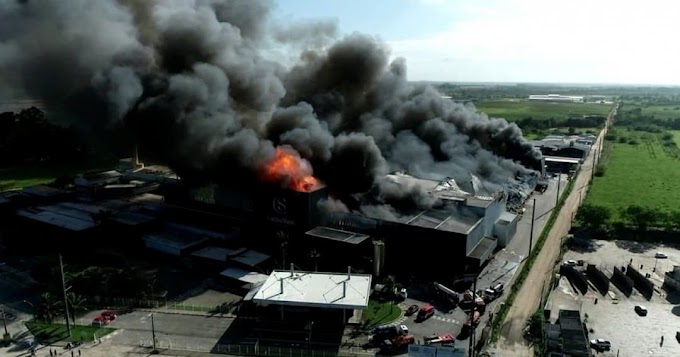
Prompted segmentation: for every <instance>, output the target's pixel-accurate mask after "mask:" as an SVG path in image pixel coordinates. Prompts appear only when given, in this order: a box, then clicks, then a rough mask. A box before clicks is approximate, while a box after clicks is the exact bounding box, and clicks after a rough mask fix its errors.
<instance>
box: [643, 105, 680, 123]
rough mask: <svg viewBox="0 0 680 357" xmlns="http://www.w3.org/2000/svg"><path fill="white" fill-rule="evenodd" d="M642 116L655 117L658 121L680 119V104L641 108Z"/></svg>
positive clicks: (644, 106)
mask: <svg viewBox="0 0 680 357" xmlns="http://www.w3.org/2000/svg"><path fill="white" fill-rule="evenodd" d="M639 107H640V108H641V109H642V115H653V116H654V117H655V118H657V119H674V118H680V103H678V104H674V105H648V104H644V105H641V106H639Z"/></svg>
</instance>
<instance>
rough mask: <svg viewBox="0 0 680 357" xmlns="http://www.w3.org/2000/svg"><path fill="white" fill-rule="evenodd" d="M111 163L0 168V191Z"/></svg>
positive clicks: (52, 179)
mask: <svg viewBox="0 0 680 357" xmlns="http://www.w3.org/2000/svg"><path fill="white" fill-rule="evenodd" d="M113 165H114V163H113V162H106V163H101V164H96V165H91V166H85V165H83V166H74V165H65V166H28V167H12V168H5V169H0V191H3V190H9V189H12V188H21V187H27V186H32V185H39V184H43V183H49V182H52V181H54V179H55V178H57V177H61V176H72V175H78V174H82V173H84V172H86V171H89V170H93V169H96V168H105V167H112V166H113Z"/></svg>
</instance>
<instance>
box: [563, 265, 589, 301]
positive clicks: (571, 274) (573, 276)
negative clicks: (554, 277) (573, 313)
mask: <svg viewBox="0 0 680 357" xmlns="http://www.w3.org/2000/svg"><path fill="white" fill-rule="evenodd" d="M560 274H562V275H564V276H565V277H567V279H569V282H570V283H571V284H572V285H573V286H574V288H576V289H577V290H578V291H580V292H581V294H585V293H586V292H588V281H586V278H585V277H584V276H583V274H582V273H581V272H580V271H578V270H576V269H574V267H572V266H568V265H562V266H561V267H560Z"/></svg>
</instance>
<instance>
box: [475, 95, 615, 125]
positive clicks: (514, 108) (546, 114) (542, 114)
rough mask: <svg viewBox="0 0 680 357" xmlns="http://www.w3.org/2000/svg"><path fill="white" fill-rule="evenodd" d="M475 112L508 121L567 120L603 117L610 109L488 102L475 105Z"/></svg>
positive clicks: (517, 102) (604, 106)
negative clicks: (526, 119) (529, 119)
mask: <svg viewBox="0 0 680 357" xmlns="http://www.w3.org/2000/svg"><path fill="white" fill-rule="evenodd" d="M475 106H476V107H477V110H478V111H480V112H482V113H486V114H487V115H488V116H490V117H495V118H505V119H507V120H509V121H516V120H519V119H523V118H527V117H532V118H534V119H537V120H545V119H549V118H555V119H567V118H569V117H573V116H582V115H604V116H606V115H607V114H608V113H609V110H610V109H611V105H610V104H595V103H544V102H528V101H509V100H507V101H489V102H478V103H475Z"/></svg>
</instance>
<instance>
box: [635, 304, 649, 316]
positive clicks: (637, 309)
mask: <svg viewBox="0 0 680 357" xmlns="http://www.w3.org/2000/svg"><path fill="white" fill-rule="evenodd" d="M635 312H637V314H638V315H640V316H647V308H646V307H644V306H642V305H635Z"/></svg>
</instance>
